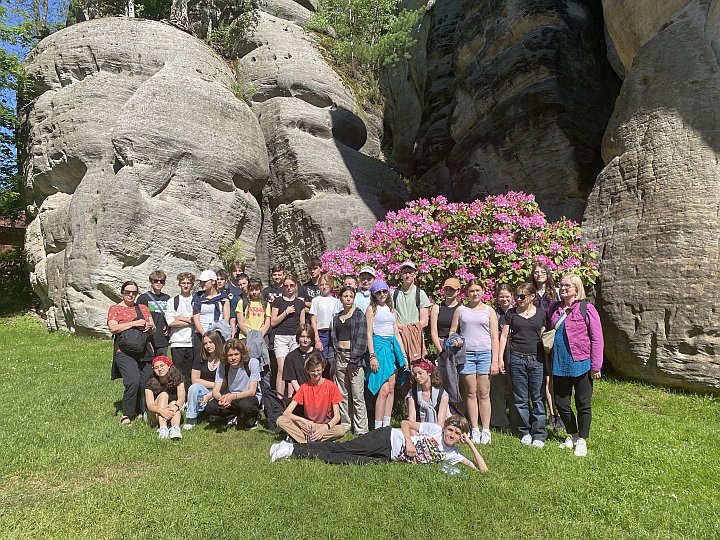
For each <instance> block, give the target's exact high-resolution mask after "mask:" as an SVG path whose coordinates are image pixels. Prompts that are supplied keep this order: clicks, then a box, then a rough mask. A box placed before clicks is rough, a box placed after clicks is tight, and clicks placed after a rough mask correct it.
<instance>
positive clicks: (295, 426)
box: [277, 351, 345, 443]
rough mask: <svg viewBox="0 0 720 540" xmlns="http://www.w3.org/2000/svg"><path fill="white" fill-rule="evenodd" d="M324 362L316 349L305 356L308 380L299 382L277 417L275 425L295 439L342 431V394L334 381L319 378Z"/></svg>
mask: <svg viewBox="0 0 720 540" xmlns="http://www.w3.org/2000/svg"><path fill="white" fill-rule="evenodd" d="M324 364H325V360H324V359H323V357H322V354H320V351H315V352H314V353H312V354H310V355H309V356H308V357H307V360H305V371H306V372H307V374H308V381H307V382H306V383H303V384H302V385H300V388H298V391H297V392H295V394H294V395H293V397H292V400H291V401H290V404H289V405H288V406H287V408H286V409H285V411H284V412H283V413H282V416H280V418H278V420H277V425H278V427H279V428H280V429H282V430H283V431H284V432H285V433H287V434H288V435H290V437H292V438H293V439H294V440H295V441H296V442H299V443H306V442H316V441H317V442H319V441H333V440H335V439H339V438H340V437H342V436H343V435H345V428H344V427H343V426H342V425H341V424H340V402H341V401H342V397H341V396H340V391H339V390H338V387H337V386H336V385H335V383H334V382H332V381H330V380H328V379H325V378H323V375H322V374H323V369H324V367H325V366H324ZM298 405H301V406H302V407H303V414H302V416H300V415H298V414H295V410H296V408H297V407H298Z"/></svg>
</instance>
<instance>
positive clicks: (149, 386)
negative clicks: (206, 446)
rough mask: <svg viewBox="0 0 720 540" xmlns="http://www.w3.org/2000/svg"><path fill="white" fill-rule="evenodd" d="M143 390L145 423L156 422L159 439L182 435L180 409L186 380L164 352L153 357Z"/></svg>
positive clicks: (183, 398)
mask: <svg viewBox="0 0 720 540" xmlns="http://www.w3.org/2000/svg"><path fill="white" fill-rule="evenodd" d="M144 390H145V403H146V404H147V413H148V414H147V416H148V425H150V426H158V428H159V429H158V433H159V435H160V438H161V439H167V438H168V437H169V438H170V439H173V440H179V439H182V433H181V432H180V422H181V421H182V413H181V412H180V411H182V408H183V405H184V404H185V380H184V378H183V376H182V373H180V372H179V371H178V370H177V369H176V368H175V367H174V366H173V362H172V360H170V359H169V358H168V357H167V356H165V355H160V356H156V357H155V358H153V360H152V374H151V375H150V377H149V378H148V381H147V383H146V384H145V389H144ZM168 422H170V428H169V429H168V426H167V424H168Z"/></svg>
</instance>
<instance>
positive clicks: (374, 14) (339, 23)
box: [307, 0, 425, 103]
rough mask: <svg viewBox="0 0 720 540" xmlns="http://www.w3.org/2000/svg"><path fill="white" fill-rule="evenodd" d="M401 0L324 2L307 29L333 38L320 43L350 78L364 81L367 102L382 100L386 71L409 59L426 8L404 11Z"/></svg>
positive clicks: (322, 1) (328, 0)
mask: <svg viewBox="0 0 720 540" xmlns="http://www.w3.org/2000/svg"><path fill="white" fill-rule="evenodd" d="M400 5H401V2H400V1H399V0H321V1H320V4H319V5H318V9H317V11H316V13H315V14H314V15H313V17H312V18H311V19H310V21H309V22H308V25H307V28H309V29H312V30H316V31H318V32H321V33H325V34H329V35H332V36H333V37H330V38H328V37H323V38H321V39H320V43H321V44H322V45H323V46H324V47H325V49H326V50H327V52H328V54H329V56H330V59H331V60H332V61H333V62H334V64H335V65H336V66H337V67H339V68H340V69H343V70H345V71H346V72H347V73H348V75H349V76H350V77H353V78H355V79H357V80H360V81H362V83H363V86H364V94H365V97H366V98H367V99H369V100H370V101H372V102H374V103H378V102H379V101H380V99H381V95H380V90H379V84H378V80H379V77H380V73H381V72H382V71H383V70H386V69H391V68H392V67H393V66H395V64H397V62H399V61H400V60H402V59H406V58H408V57H409V50H410V48H411V47H412V46H413V45H414V44H415V39H414V38H413V37H412V31H413V28H414V27H415V25H416V24H417V23H418V21H419V20H420V18H421V17H422V15H423V14H424V12H425V8H424V7H423V8H420V9H417V10H404V9H401V8H400Z"/></svg>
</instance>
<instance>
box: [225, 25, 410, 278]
mask: <svg viewBox="0 0 720 540" xmlns="http://www.w3.org/2000/svg"><path fill="white" fill-rule="evenodd" d="M246 51H247V52H246V54H245V55H244V56H243V57H242V58H240V60H239V61H238V62H237V68H238V81H239V83H240V84H241V85H242V87H243V88H246V89H250V91H249V94H250V99H251V101H252V104H253V111H255V113H256V114H257V116H258V118H259V120H260V126H261V128H262V131H263V134H264V136H265V141H266V144H267V148H268V154H269V158H270V171H271V174H270V180H269V182H268V184H267V186H266V187H265V189H264V190H263V198H262V203H263V209H264V210H265V212H264V218H265V221H264V225H263V227H264V228H263V235H262V237H261V243H262V245H263V249H262V250H260V249H259V250H258V257H259V258H262V257H263V256H266V257H267V260H271V261H273V262H275V261H279V262H282V263H283V264H285V266H286V267H288V268H289V269H290V270H291V271H292V272H294V273H296V274H301V275H302V274H303V273H304V272H305V267H304V265H305V262H306V261H307V260H308V259H309V258H310V257H312V256H315V255H319V254H321V253H322V252H324V251H326V250H328V249H339V248H342V247H344V246H345V245H346V244H347V241H348V238H349V236H350V232H351V231H352V230H353V229H354V228H356V227H363V228H371V227H373V226H374V224H375V222H376V221H377V220H378V219H381V218H382V217H383V216H384V215H385V211H386V209H387V208H388V207H389V206H396V205H397V202H395V201H400V202H401V201H402V200H403V199H405V198H406V195H405V193H406V190H405V187H404V185H403V184H402V182H401V181H400V179H399V177H398V176H397V175H396V174H395V173H394V172H393V171H392V170H391V169H390V168H389V167H387V166H386V165H385V164H384V163H382V162H381V161H379V160H378V159H376V158H375V157H373V156H374V155H377V153H378V152H379V149H380V143H379V133H378V131H377V130H373V129H372V126H373V125H374V122H373V116H372V112H366V111H363V110H362V109H361V108H360V107H359V106H358V105H357V103H356V101H355V98H354V96H353V95H352V94H351V93H350V92H349V91H348V90H347V89H346V88H345V86H344V85H343V83H342V80H341V79H340V77H339V76H338V75H337V74H336V73H335V72H334V71H333V70H332V69H330V67H329V66H328V65H327V64H326V63H325V62H324V60H323V59H322V57H321V56H320V54H319V53H318V51H317V50H316V48H315V47H314V46H313V43H312V38H311V37H309V36H308V35H307V34H306V33H304V32H303V31H302V29H301V28H300V27H299V26H297V25H296V24H294V23H293V22H292V21H288V20H283V19H280V18H278V17H274V16H272V15H270V14H268V13H261V17H260V24H259V25H258V28H257V29H256V30H255V32H254V34H253V36H252V37H251V38H249V39H248V40H247V46H246ZM369 127H370V128H371V129H369ZM368 154H369V155H368ZM262 261H263V260H262V259H261V262H262Z"/></svg>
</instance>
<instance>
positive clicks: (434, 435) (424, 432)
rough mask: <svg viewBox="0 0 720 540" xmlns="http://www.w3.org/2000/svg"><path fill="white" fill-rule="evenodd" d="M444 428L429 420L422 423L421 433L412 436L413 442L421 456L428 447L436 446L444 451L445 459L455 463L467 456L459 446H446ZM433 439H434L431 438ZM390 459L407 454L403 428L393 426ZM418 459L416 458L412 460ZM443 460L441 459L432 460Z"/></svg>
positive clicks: (399, 457)
mask: <svg viewBox="0 0 720 540" xmlns="http://www.w3.org/2000/svg"><path fill="white" fill-rule="evenodd" d="M442 433H443V428H441V427H440V426H438V425H437V424H429V423H427V422H422V423H420V434H419V435H413V436H412V437H410V438H411V439H412V442H413V443H414V444H415V448H416V449H417V451H418V455H419V457H421V458H422V455H423V454H425V452H424V450H426V449H428V448H435V449H437V450H439V451H440V452H442V453H444V455H445V459H444V461H447V462H449V463H451V464H453V465H455V464H456V463H460V462H461V461H462V460H464V459H465V456H463V455H462V453H460V449H459V448H458V447H457V446H445V443H443V435H442ZM431 439H432V440H431ZM390 447H391V450H390V459H391V460H393V461H397V460H401V459H402V458H403V456H404V455H405V437H404V436H403V432H402V429H397V428H393V430H392V431H391V432H390ZM412 461H416V460H412ZM432 461H441V460H437V459H436V460H432Z"/></svg>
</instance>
